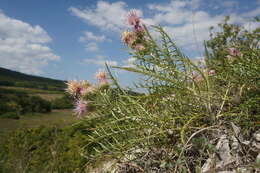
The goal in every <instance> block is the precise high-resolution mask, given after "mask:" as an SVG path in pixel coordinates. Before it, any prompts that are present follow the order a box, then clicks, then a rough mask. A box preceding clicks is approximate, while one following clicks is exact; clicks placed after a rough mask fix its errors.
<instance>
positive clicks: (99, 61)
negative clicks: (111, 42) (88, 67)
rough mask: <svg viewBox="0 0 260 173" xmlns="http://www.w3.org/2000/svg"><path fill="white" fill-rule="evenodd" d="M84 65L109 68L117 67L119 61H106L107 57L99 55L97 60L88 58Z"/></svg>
mask: <svg viewBox="0 0 260 173" xmlns="http://www.w3.org/2000/svg"><path fill="white" fill-rule="evenodd" d="M82 63H83V64H95V65H98V66H102V67H104V66H105V64H107V65H108V66H117V64H118V63H117V61H111V60H106V58H105V56H102V55H97V56H96V57H95V58H86V59H84V60H83V61H82Z"/></svg>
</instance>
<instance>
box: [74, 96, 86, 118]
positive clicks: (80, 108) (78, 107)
mask: <svg viewBox="0 0 260 173" xmlns="http://www.w3.org/2000/svg"><path fill="white" fill-rule="evenodd" d="M87 104H88V102H86V101H83V100H78V101H77V102H76V103H75V109H74V110H73V112H74V113H75V114H76V115H77V117H78V118H82V117H83V115H84V114H86V113H87Z"/></svg>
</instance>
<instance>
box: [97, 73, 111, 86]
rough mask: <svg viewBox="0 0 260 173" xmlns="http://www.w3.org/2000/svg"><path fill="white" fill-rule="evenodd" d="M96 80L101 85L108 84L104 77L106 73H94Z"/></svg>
mask: <svg viewBox="0 0 260 173" xmlns="http://www.w3.org/2000/svg"><path fill="white" fill-rule="evenodd" d="M96 78H97V80H98V82H99V83H100V84H101V83H102V84H103V83H108V82H107V77H106V72H104V71H98V72H97V73H96Z"/></svg>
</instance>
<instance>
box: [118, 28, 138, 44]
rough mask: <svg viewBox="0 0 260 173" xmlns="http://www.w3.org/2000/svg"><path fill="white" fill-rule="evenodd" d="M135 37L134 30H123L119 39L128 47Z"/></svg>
mask: <svg viewBox="0 0 260 173" xmlns="http://www.w3.org/2000/svg"><path fill="white" fill-rule="evenodd" d="M136 39H137V37H136V34H135V33H134V32H129V31H124V32H123V33H122V35H121V40H122V41H123V42H124V43H125V44H126V45H128V46H129V47H132V45H133V43H134V42H135V41H136Z"/></svg>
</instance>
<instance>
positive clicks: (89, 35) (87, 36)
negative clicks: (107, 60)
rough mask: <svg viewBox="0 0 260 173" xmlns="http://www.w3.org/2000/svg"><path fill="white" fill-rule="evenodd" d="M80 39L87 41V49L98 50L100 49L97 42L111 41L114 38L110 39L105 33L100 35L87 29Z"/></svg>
mask: <svg viewBox="0 0 260 173" xmlns="http://www.w3.org/2000/svg"><path fill="white" fill-rule="evenodd" d="M79 41H80V42H83V43H86V45H85V50H86V51H98V50H99V47H98V44H97V43H98V42H104V41H108V42H111V41H112V40H110V39H108V38H107V37H106V36H104V35H101V36H99V35H95V34H94V33H93V32H90V31H85V32H83V36H81V37H80V38H79Z"/></svg>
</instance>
